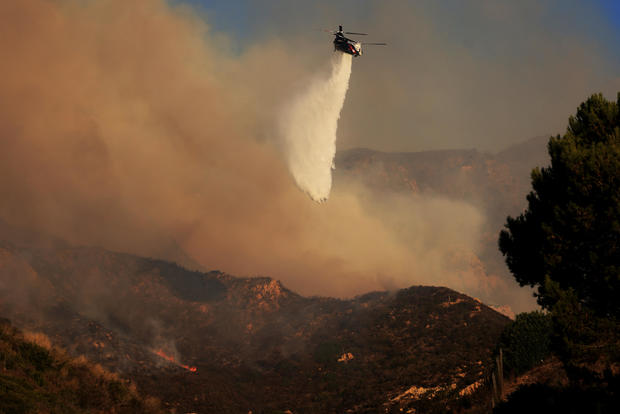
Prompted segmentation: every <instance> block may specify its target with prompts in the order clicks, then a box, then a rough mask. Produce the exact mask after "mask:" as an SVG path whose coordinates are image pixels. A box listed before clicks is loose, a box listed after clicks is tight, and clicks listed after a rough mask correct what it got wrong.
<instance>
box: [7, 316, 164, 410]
mask: <svg viewBox="0 0 620 414" xmlns="http://www.w3.org/2000/svg"><path fill="white" fill-rule="evenodd" d="M37 341H38V342H40V343H41V342H42V343H43V345H45V342H46V338H45V337H43V336H41V335H33V334H30V335H26V336H25V335H24V334H22V333H21V332H20V331H18V330H16V329H15V328H14V327H12V326H11V324H10V322H9V321H8V320H6V319H2V320H0V367H1V370H0V412H2V413H27V412H28V413H29V412H63V413H64V412H67V413H87V412H89V413H94V412H101V413H103V412H105V413H157V412H163V411H162V410H161V409H160V408H159V403H158V402H157V401H156V400H154V399H146V400H145V399H143V398H142V397H140V396H139V395H138V394H137V393H136V391H135V388H134V387H132V386H130V384H129V383H128V382H127V381H125V380H122V379H121V378H119V377H118V376H117V375H114V374H110V373H108V372H106V371H105V370H103V369H101V367H100V366H94V365H92V364H89V363H88V362H86V361H85V360H83V359H82V360H75V359H71V358H68V357H67V356H66V355H64V354H62V353H59V352H58V351H55V350H51V349H49V347H44V346H41V345H40V344H37V343H36V342H37Z"/></svg>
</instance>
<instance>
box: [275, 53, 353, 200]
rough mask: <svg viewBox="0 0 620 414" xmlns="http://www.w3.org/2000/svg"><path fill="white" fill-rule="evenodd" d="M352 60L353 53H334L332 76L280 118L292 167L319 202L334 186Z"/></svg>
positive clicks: (313, 86)
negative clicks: (337, 144) (334, 169)
mask: <svg viewBox="0 0 620 414" xmlns="http://www.w3.org/2000/svg"><path fill="white" fill-rule="evenodd" d="M351 61H352V57H351V55H347V54H345V53H340V52H337V53H334V56H333V57H332V60H331V71H330V73H329V75H328V76H320V77H318V78H316V79H314V80H313V81H312V82H311V83H310V86H309V87H308V89H307V90H305V91H304V92H303V93H302V94H300V95H299V96H298V97H296V98H295V99H294V100H293V101H292V102H291V104H290V106H289V107H288V108H286V109H285V110H284V111H283V115H282V118H281V119H280V128H281V131H282V137H283V140H284V147H285V153H286V160H287V163H288V168H289V170H290V171H291V174H292V175H293V178H295V182H296V183H297V185H298V186H299V188H301V189H302V190H303V191H305V192H306V193H308V195H310V197H312V199H313V200H315V201H318V202H321V201H325V200H327V198H328V197H329V192H330V191H331V188H332V168H333V166H334V164H333V163H334V156H335V155H336V131H337V129H338V119H339V118H340V111H341V110H342V106H343V105H344V100H345V97H346V95H347V89H348V88H349V77H350V76H351Z"/></svg>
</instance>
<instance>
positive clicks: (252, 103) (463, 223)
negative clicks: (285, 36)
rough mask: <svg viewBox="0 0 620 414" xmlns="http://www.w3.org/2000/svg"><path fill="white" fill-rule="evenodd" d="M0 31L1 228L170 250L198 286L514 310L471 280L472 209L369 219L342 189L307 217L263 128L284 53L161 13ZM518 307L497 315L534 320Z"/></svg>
mask: <svg viewBox="0 0 620 414" xmlns="http://www.w3.org/2000/svg"><path fill="white" fill-rule="evenodd" d="M0 17H1V19H2V22H3V24H2V27H1V28H0V33H1V35H0V61H1V62H2V69H1V72H0V192H1V194H2V195H3V201H2V203H0V217H1V218H3V219H4V220H6V221H8V222H11V223H13V224H16V225H21V226H27V227H34V228H37V229H39V230H42V231H45V232H49V233H52V234H55V235H58V236H60V237H62V238H65V239H67V240H68V241H70V242H72V243H75V244H86V245H102V246H105V247H107V248H110V249H114V250H120V251H127V252H131V253H137V254H142V255H149V256H159V257H164V258H170V259H178V257H176V256H175V253H174V252H172V251H171V250H170V246H171V245H174V244H175V243H176V244H178V245H179V246H180V247H181V248H182V249H183V250H184V251H186V252H187V253H189V255H190V256H191V257H193V258H194V259H195V260H197V261H198V262H200V263H201V264H202V265H204V266H205V267H206V268H209V269H221V270H224V271H226V272H230V273H232V274H236V275H255V274H263V275H268V276H271V277H274V278H277V279H280V280H282V281H283V283H284V284H285V285H287V286H288V287H290V288H292V289H294V290H296V291H299V292H300V293H302V294H322V295H336V296H350V295H354V294H359V293H363V292H366V291H369V290H374V289H385V288H394V287H405V286H409V285H413V284H431V285H446V286H448V287H451V288H454V289H457V290H460V291H464V292H466V293H469V294H472V295H475V296H478V297H480V298H483V299H484V298H487V299H489V298H490V299H495V302H499V301H500V300H503V299H505V298H507V297H511V295H510V294H509V292H510V291H511V290H513V288H514V285H512V284H508V282H506V281H503V280H500V279H499V278H495V277H491V276H486V275H484V274H483V273H476V272H473V271H471V266H470V259H469V256H468V253H466V252H467V251H470V250H472V249H473V250H475V248H476V246H477V245H478V243H479V240H478V239H479V235H480V234H479V233H480V225H481V223H482V220H483V217H482V216H481V214H480V213H479V212H478V211H477V210H476V209H475V208H474V207H472V206H469V205H466V204H464V203H461V202H456V201H448V200H442V199H423V198H418V199H416V198H407V199H405V198H400V197H399V198H394V199H386V200H383V201H382V202H380V203H379V204H377V206H376V207H375V208H373V210H372V211H369V210H367V209H365V208H364V207H363V204H362V202H361V195H362V194H363V193H364V189H363V188H358V187H357V186H356V185H354V184H350V185H347V187H346V188H343V186H340V187H338V188H335V189H334V193H333V194H332V197H331V198H330V201H329V202H328V203H327V204H326V205H321V206H319V205H316V204H314V203H312V202H311V201H310V200H309V199H308V197H307V196H306V195H305V194H303V193H301V192H300V191H299V190H298V189H297V187H296V186H295V184H294V182H293V181H292V179H291V178H290V175H289V173H288V172H287V170H286V167H285V165H284V163H283V161H282V157H281V155H280V154H279V150H278V149H277V146H276V145H275V144H274V142H275V139H273V137H272V132H271V131H272V126H271V121H272V120H273V119H275V118H276V113H277V111H278V108H281V105H282V104H284V103H285V102H286V97H287V96H291V95H292V90H293V89H294V88H295V87H297V86H298V85H299V83H300V79H301V80H303V79H304V77H305V76H307V75H308V73H307V69H305V70H304V69H302V67H303V66H304V64H303V63H304V62H302V60H303V57H302V58H298V59H297V60H296V59H294V58H292V57H290V56H288V55H287V51H286V49H285V48H284V47H283V45H282V44H280V43H278V42H270V43H266V44H263V45H257V46H255V47H254V48H252V49H250V50H248V51H247V52H246V53H244V54H243V55H240V56H232V55H230V54H228V53H227V52H226V51H225V50H226V39H223V38H222V37H221V36H214V35H212V34H211V33H210V31H209V27H208V25H207V24H206V23H205V20H204V19H201V18H199V17H196V15H195V14H193V12H192V11H191V10H190V9H189V8H187V7H184V6H170V5H168V4H167V3H166V2H164V1H162V0H152V1H148V2H145V1H137V0H136V1H131V0H118V1H116V0H101V1H96V2H83V1H77V0H75V1H72V0H66V1H51V0H49V1H47V0H23V1H19V2H14V1H5V2H1V3H0ZM328 59H329V55H328V56H326V61H327V60H328ZM345 107H346V103H345ZM520 295H521V296H520V297H514V298H512V299H510V300H511V302H510V304H511V305H513V307H515V308H519V306H520V305H519V303H520V301H522V300H523V301H525V302H523V303H526V302H527V303H528V305H527V306H530V305H529V303H530V302H528V301H527V300H526V299H527V296H528V295H529V294H528V293H527V292H524V293H522V294H520Z"/></svg>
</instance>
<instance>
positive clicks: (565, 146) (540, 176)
mask: <svg viewBox="0 0 620 414" xmlns="http://www.w3.org/2000/svg"><path fill="white" fill-rule="evenodd" d="M619 108H620V93H619V94H618V101H617V102H611V101H608V100H606V99H605V98H604V97H603V96H602V95H601V94H596V95H593V96H591V97H590V98H589V99H588V100H587V101H586V102H584V103H582V104H581V106H580V107H579V108H578V110H577V114H576V115H575V116H571V117H570V118H569V122H568V123H569V125H568V128H567V131H566V134H565V135H564V136H563V137H560V136H559V135H558V136H557V137H555V138H553V137H552V138H551V139H550V141H549V144H548V151H549V155H550V156H551V165H550V166H548V167H545V168H541V169H538V168H537V169H535V170H534V171H532V188H533V190H532V192H531V193H530V194H529V195H528V197H527V200H528V208H527V209H526V211H525V212H524V213H523V214H521V215H520V216H519V217H517V218H512V217H508V219H507V223H506V225H505V227H506V229H505V230H503V231H502V232H501V234H500V238H499V248H500V250H501V251H502V253H503V254H504V255H505V256H506V263H507V264H508V267H509V268H510V271H511V272H512V273H513V275H514V276H515V278H516V280H517V281H518V282H519V283H520V284H521V285H522V286H524V285H530V286H533V287H537V288H538V292H537V296H538V301H539V303H540V304H541V305H542V306H543V307H544V308H547V309H552V308H553V306H554V305H555V304H556V303H557V302H558V301H559V300H560V297H559V296H558V294H557V292H569V291H570V292H573V293H574V295H575V297H576V300H577V301H578V303H579V304H580V305H583V306H584V307H586V308H588V309H590V310H591V311H593V312H594V313H595V314H596V315H598V316H601V317H613V318H617V317H618V316H620V315H619V310H620V306H619V304H620V301H619V300H618V296H619V295H620V109H619Z"/></svg>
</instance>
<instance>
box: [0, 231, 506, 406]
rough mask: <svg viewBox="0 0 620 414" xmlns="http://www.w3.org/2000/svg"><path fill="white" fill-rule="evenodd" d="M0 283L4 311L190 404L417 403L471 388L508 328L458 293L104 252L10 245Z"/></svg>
mask: <svg viewBox="0 0 620 414" xmlns="http://www.w3.org/2000/svg"><path fill="white" fill-rule="evenodd" d="M17 280H19V281H20V283H15V282H13V283H9V282H10V281H17ZM0 282H1V283H0V314H3V315H7V316H9V317H10V318H11V319H13V320H14V321H15V322H16V323H17V324H19V325H20V326H24V327H27V328H30V329H33V330H40V331H43V332H44V333H46V334H47V335H49V337H50V338H51V340H52V342H53V343H55V344H59V345H61V346H63V347H65V348H66V349H67V350H68V352H69V353H71V354H73V355H85V356H87V357H88V359H89V360H92V361H94V362H97V363H100V364H102V365H103V366H104V367H106V368H107V369H110V370H113V371H117V372H121V373H122V374H123V375H125V376H127V377H129V378H132V379H133V380H134V381H136V382H137V384H138V385H139V389H141V390H142V391H144V392H145V393H148V394H152V395H157V396H158V397H160V398H161V399H162V401H163V403H164V405H165V406H166V407H168V408H176V409H179V410H182V411H183V412H191V411H195V412H207V413H208V412H213V413H216V412H231V413H235V412H239V413H244V414H245V413H247V412H248V411H250V410H251V411H252V412H253V413H262V412H273V410H282V411H284V410H287V409H290V410H291V411H292V412H294V413H316V412H325V413H329V412H345V411H346V412H377V410H379V409H380V407H381V409H386V410H391V409H393V410H396V411H398V410H400V408H403V409H405V408H406V409H409V408H415V407H416V406H418V405H419V404H422V403H423V401H421V400H419V399H418V398H413V397H415V395H412V393H411V392H410V391H409V390H411V389H412V387H413V388H414V389H419V388H420V387H422V388H424V389H431V388H433V389H445V390H450V391H452V392H453V394H454V395H458V392H460V391H463V390H464V389H467V388H468V387H469V389H470V390H471V389H472V386H471V384H475V383H477V382H479V380H480V379H481V378H482V377H483V376H484V374H485V371H486V369H487V366H488V362H489V359H490V357H491V351H492V348H493V346H494V345H495V342H496V339H497V337H498V335H499V333H500V331H501V329H502V327H503V326H504V325H505V324H506V323H508V319H507V318H506V317H504V316H502V315H500V314H498V313H497V312H495V311H493V310H492V309H490V308H489V307H487V306H485V305H484V304H482V303H480V302H478V301H477V300H474V299H472V298H469V297H467V296H465V295H462V294H459V293H457V292H454V291H452V290H450V289H447V288H440V287H411V288H409V289H404V290H400V291H397V292H376V293H370V294H367V295H363V296H360V297H356V298H354V299H351V300H338V299H331V298H320V297H311V298H306V297H302V296H300V295H298V294H296V293H294V292H292V291H290V290H288V289H286V288H285V287H284V286H282V285H281V284H280V283H279V282H278V281H275V280H272V279H270V278H249V279H248V278H237V277H234V276H231V275H228V274H225V273H222V272H219V271H212V272H206V273H203V272H197V271H190V270H186V269H184V268H182V267H179V266H177V265H175V264H172V263H169V262H164V261H159V260H153V259H147V258H141V257H137V256H132V255H128V254H120V253H114V252H109V251H106V250H104V249H101V248H91V247H69V246H66V245H56V246H48V247H42V246H37V247H34V248H32V247H28V246H26V245H23V244H22V245H20V244H19V243H17V242H15V241H12V242H9V241H5V242H4V243H3V244H2V247H1V248H0ZM468 398H469V397H468ZM447 400H450V399H444V400H442V401H444V402H437V404H438V405H437V406H438V407H443V405H444V404H445V401H447ZM450 401H453V404H457V405H458V404H461V402H458V401H460V400H459V399H455V398H453V399H452V400H450ZM465 403H466V404H467V402H465ZM424 404H427V403H426V402H424ZM431 406H432V404H431ZM444 408H445V407H444ZM441 409H443V408H441ZM347 410H349V411H347Z"/></svg>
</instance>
